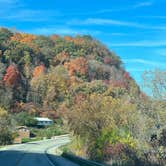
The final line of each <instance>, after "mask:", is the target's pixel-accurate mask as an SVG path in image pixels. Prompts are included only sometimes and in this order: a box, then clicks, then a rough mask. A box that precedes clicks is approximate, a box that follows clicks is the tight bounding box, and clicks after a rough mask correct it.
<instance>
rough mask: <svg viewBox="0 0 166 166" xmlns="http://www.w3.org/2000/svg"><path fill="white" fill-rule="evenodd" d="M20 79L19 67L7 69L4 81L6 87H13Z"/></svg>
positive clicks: (12, 66) (13, 66) (11, 66)
mask: <svg viewBox="0 0 166 166" xmlns="http://www.w3.org/2000/svg"><path fill="white" fill-rule="evenodd" d="M19 78H20V74H19V71H18V69H17V67H16V66H15V65H13V64H12V65H10V66H9V67H8V68H7V69H6V74H5V75H4V77H3V81H4V83H5V85H6V86H9V87H13V86H15V85H16V84H17V83H18V81H19Z"/></svg>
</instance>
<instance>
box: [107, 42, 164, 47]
mask: <svg viewBox="0 0 166 166" xmlns="http://www.w3.org/2000/svg"><path fill="white" fill-rule="evenodd" d="M107 44H108V45H109V46H112V47H164V46H166V41H133V42H123V43H107Z"/></svg>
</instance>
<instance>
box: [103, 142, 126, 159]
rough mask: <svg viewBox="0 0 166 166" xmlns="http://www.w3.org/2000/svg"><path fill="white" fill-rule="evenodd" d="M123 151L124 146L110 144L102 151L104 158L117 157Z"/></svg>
mask: <svg viewBox="0 0 166 166" xmlns="http://www.w3.org/2000/svg"><path fill="white" fill-rule="evenodd" d="M124 151H125V145H124V144H122V143H116V144H111V145H109V146H107V147H105V149H104V154H105V156H106V158H111V157H116V156H119V155H120V154H121V153H123V152H124Z"/></svg>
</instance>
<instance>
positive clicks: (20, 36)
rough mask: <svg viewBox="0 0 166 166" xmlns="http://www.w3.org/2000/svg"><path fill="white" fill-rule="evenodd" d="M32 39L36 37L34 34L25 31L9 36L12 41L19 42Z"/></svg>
mask: <svg viewBox="0 0 166 166" xmlns="http://www.w3.org/2000/svg"><path fill="white" fill-rule="evenodd" d="M34 39H36V36H35V35H30V34H26V33H15V34H14V36H12V37H11V40H12V41H18V42H21V43H31V42H32V41H33V40H34Z"/></svg>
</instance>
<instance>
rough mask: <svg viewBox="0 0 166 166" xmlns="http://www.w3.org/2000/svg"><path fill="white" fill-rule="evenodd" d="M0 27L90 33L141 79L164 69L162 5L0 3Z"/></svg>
mask: <svg viewBox="0 0 166 166" xmlns="http://www.w3.org/2000/svg"><path fill="white" fill-rule="evenodd" d="M0 26H4V27H8V28H16V29H17V30H19V31H22V32H28V33H34V34H45V35H49V34H61V35H76V34H90V35H92V36H93V37H95V38H96V39H98V40H101V41H102V42H103V43H104V44H105V45H106V46H107V47H108V48H110V49H111V50H112V51H114V52H115V53H116V54H117V55H119V56H120V57H121V59H122V60H123V62H124V66H125V68H126V70H127V71H129V72H130V73H131V75H132V76H133V77H134V78H135V79H136V81H137V82H138V83H139V84H141V83H140V82H141V74H142V72H143V71H145V70H151V69H155V68H159V69H166V65H165V64H166V1H165V0H47V1H46V0H0Z"/></svg>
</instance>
